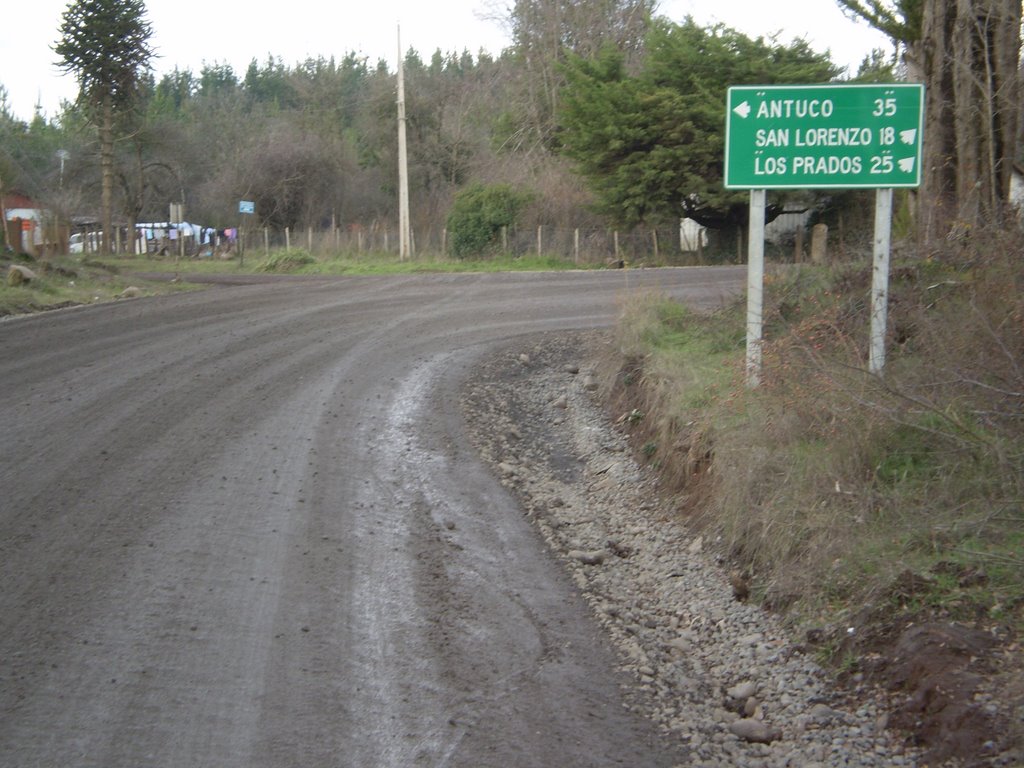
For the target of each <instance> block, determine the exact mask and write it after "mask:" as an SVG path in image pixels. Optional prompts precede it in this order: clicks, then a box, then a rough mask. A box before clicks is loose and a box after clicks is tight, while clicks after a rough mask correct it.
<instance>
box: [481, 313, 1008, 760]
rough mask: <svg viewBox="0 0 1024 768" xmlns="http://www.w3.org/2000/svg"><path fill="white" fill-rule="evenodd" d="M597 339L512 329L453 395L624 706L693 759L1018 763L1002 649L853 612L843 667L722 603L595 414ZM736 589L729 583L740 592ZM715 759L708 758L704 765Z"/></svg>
mask: <svg viewBox="0 0 1024 768" xmlns="http://www.w3.org/2000/svg"><path fill="white" fill-rule="evenodd" d="M609 354H610V346H609V343H608V337H607V336H606V335H604V334H602V333H585V334H572V335H568V336H565V335H559V336H549V337H544V338H541V339H536V338H534V339H530V340H528V341H523V342H522V343H520V344H519V345H518V346H515V347H510V348H508V349H507V350H505V351H504V352H503V353H502V354H501V355H500V356H498V357H497V358H495V359H493V360H492V361H490V362H489V363H488V364H486V365H485V366H484V367H483V368H482V370H481V371H480V373H479V375H478V376H477V378H476V380H475V381H474V382H473V383H472V385H471V386H470V387H469V389H468V390H467V394H466V411H467V418H468V420H469V423H470V425H471V431H472V434H473V435H474V440H475V441H476V444H477V446H478V448H479V449H480V451H481V453H482V454H483V455H484V456H485V458H486V459H487V460H488V461H490V462H491V464H492V465H493V467H494V469H495V471H496V473H497V474H498V475H499V476H500V477H501V478H502V482H503V484H504V485H506V486H507V487H508V488H509V489H510V490H512V491H513V492H514V493H515V494H516V495H517V496H518V497H519V498H520V499H521V502H522V504H523V508H524V510H525V513H526V514H527V515H528V516H529V517H530V518H531V519H532V520H533V521H534V523H535V524H536V525H537V526H538V528H539V529H540V530H541V532H542V533H543V535H544V536H545V538H546V540H547V541H548V543H549V545H550V546H551V547H552V549H553V550H554V551H555V552H556V553H557V554H558V556H559V557H560V558H561V559H562V560H563V562H564V564H565V566H566V567H567V568H568V569H569V570H570V571H571V572H572V574H573V576H574V578H575V579H576V581H577V584H578V585H579V586H580V588H581V589H582V590H583V592H584V594H585V595H586V596H587V599H588V600H589V601H590V603H591V605H592V607H593V609H594V611H595V613H596V615H597V616H598V617H599V619H600V620H601V622H602V624H603V625H604V626H605V628H606V629H607V631H608V632H609V634H610V636H611V637H612V638H613V640H614V641H615V642H616V644H617V645H618V647H619V649H620V651H621V653H622V658H623V666H624V668H625V669H626V670H627V671H628V672H629V673H630V674H631V675H632V677H633V679H634V680H635V681H636V687H635V690H634V692H633V694H634V702H635V705H636V706H637V707H638V708H640V709H641V710H643V711H644V712H645V713H646V714H647V715H648V716H649V717H651V718H652V719H654V720H655V721H657V722H658V723H659V724H661V725H662V727H663V728H664V729H666V731H667V733H668V734H669V735H670V737H671V738H673V739H679V740H681V741H683V742H685V743H686V744H687V745H689V746H690V747H691V749H693V750H694V754H695V755H697V756H698V757H699V758H700V759H701V760H703V761H706V762H704V763H700V762H698V763H696V764H708V765H712V764H720V761H723V760H724V761H728V762H729V764H734V765H768V766H774V765H780V766H781V765H805V766H811V765H840V764H841V765H940V764H941V765H951V766H953V765H965V766H989V765H1017V764H1020V763H1021V760H1022V753H1021V751H1020V749H1019V744H1020V741H1019V738H1018V736H1019V728H1018V727H1017V726H1019V723H1020V721H1021V718H1020V715H1021V710H1020V709H1019V702H1020V700H1021V697H1020V692H1021V690H1022V686H1021V676H1020V664H1019V659H1020V654H1019V648H1018V646H1017V645H1015V644H1014V643H1013V642H1012V640H1011V639H1010V638H1008V637H1000V636H998V635H994V634H993V633H992V632H990V631H986V630H984V629H980V628H971V627H965V626H961V625H952V624H949V623H943V622H939V621H931V622H923V623H922V622H918V621H915V620H914V617H910V616H884V617H883V616H875V617H865V622H866V623H865V624H864V625H863V627H861V628H860V629H859V630H858V632H856V633H851V635H849V637H848V638H847V639H846V643H847V651H848V654H846V655H845V656H844V655H840V658H843V657H846V658H850V655H849V654H855V655H856V656H857V657H859V658H860V659H862V660H863V663H860V664H858V665H855V666H851V667H850V668H849V669H847V670H846V671H845V673H842V672H841V671H839V670H828V669H824V668H822V667H820V666H819V664H818V663H817V661H818V659H819V658H821V655H820V653H819V651H820V650H821V644H822V643H824V642H833V641H834V638H825V637H813V636H812V637H806V636H804V637H796V636H793V634H792V630H791V629H787V628H786V627H785V626H784V625H783V622H782V621H781V620H780V617H778V616H774V615H771V614H769V613H767V612H765V611H763V610H761V609H760V608H759V607H757V606H753V605H750V604H748V603H746V602H743V601H740V600H738V599H737V594H738V593H739V592H741V591H740V590H737V589H736V588H734V585H732V584H731V583H730V578H729V573H728V570H727V568H726V564H725V563H724V562H723V560H722V558H721V556H720V555H719V554H718V553H717V552H716V551H715V546H714V542H713V541H712V542H709V541H705V540H704V539H703V538H702V537H701V536H700V535H699V533H698V532H696V531H694V530H692V529H689V528H688V527H687V525H686V524H685V522H684V521H683V520H682V519H681V516H680V514H679V513H678V506H677V505H676V504H675V503H674V501H673V499H672V498H671V496H670V495H669V494H667V493H665V492H664V490H663V489H662V488H661V487H659V484H658V481H657V478H656V477H655V476H654V474H653V473H652V472H650V471H647V470H645V469H642V468H641V467H640V466H639V465H638V464H637V462H636V461H635V460H634V458H633V455H634V453H633V452H634V450H635V449H639V446H630V444H629V442H628V440H627V438H626V436H625V435H624V434H622V433H620V432H618V431H616V430H615V429H614V428H613V426H612V425H611V420H610V419H608V418H607V417H606V415H605V413H604V410H603V401H602V399H601V397H600V395H599V393H598V386H597V377H596V376H595V375H594V372H595V371H596V369H597V366H598V364H599V361H600V360H601V359H603V358H606V357H607V355H609ZM740 596H742V595H740ZM716 761H718V762H716Z"/></svg>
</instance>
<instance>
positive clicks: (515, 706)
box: [0, 268, 743, 768]
mask: <svg viewBox="0 0 1024 768" xmlns="http://www.w3.org/2000/svg"><path fill="white" fill-rule="evenodd" d="M742 280H743V272H742V270H741V269H740V270H738V269H731V268H721V269H718V268H716V269H700V270H695V269H690V270H650V271H617V272H602V273H572V274H529V275H489V276H481V275H474V276H413V277H386V278H348V279H335V280H318V281H309V282H287V283H272V284H265V285H251V286H236V287H231V288H219V289H212V290H209V291H205V292H202V293H199V294H190V295H180V296H173V297H161V298H150V299H142V300H134V301H125V302H122V303H118V304H114V305H107V306H95V307H89V308H84V309H78V310H71V311H62V312H56V313H50V314H46V315H40V316H36V317H30V318H20V319H14V320H10V321H6V322H3V323H0V397H2V404H3V415H2V417H0V585H2V587H0V765H4V766H11V767H12V768H14V767H21V766H58V765H59V766H104V768H118V767H120V766H125V767H127V766H133V767H134V766H218V768H230V767H231V766H239V767H241V766H246V767H249V766H274V767H275V768H279V767H281V766H303V768H311V767H314V766H346V767H348V766H351V767H353V768H355V767H357V766H359V767H363V766H416V765H424V766H475V767H477V768H479V767H481V766H561V767H562V768H569V767H570V766H606V765H630V766H663V765H664V766H670V765H673V764H675V763H679V762H683V761H685V759H686V755H685V754H681V753H680V752H679V751H676V750H673V749H671V748H669V747H668V746H666V744H665V743H664V742H663V741H661V740H660V739H659V736H658V734H657V732H656V731H655V729H654V728H653V726H651V725H650V724H649V723H647V722H646V721H643V720H641V719H639V718H637V717H636V716H634V715H632V714H631V713H630V712H628V711H627V710H626V709H625V708H624V707H623V706H622V693H621V691H620V682H621V680H620V679H619V678H618V677H617V676H616V673H615V672H614V671H613V670H614V664H613V656H612V651H611V649H610V647H609V646H608V644H607V642H606V640H605V639H604V638H603V637H602V635H601V633H600V630H599V628H598V626H597V624H596V623H595V621H594V620H593V619H592V617H591V616H590V614H589V613H588V610H587V607H586V605H585V604H584V602H583V601H582V600H581V599H580V597H579V595H578V593H577V592H576V590H575V588H574V586H573V585H572V583H571V581H570V579H569V578H568V577H567V576H566V575H565V573H564V572H563V571H562V569H561V568H560V567H559V566H558V564H557V562H556V561H555V560H554V559H553V558H552V557H551V555H550V554H549V553H548V552H547V551H546V550H545V548H544V544H543V542H542V541H541V540H540V537H539V536H538V534H537V533H536V532H535V530H534V529H533V528H531V526H530V525H529V523H528V521H527V520H525V518H524V517H523V516H522V514H521V513H520V511H519V510H518V509H517V507H516V504H515V502H514V501H513V500H512V498H511V497H510V496H509V495H507V493H506V492H505V491H504V490H503V489H502V488H501V486H500V485H499V484H498V483H497V481H496V480H495V479H494V478H493V477H492V476H491V475H490V474H489V473H488V471H487V470H486V468H485V467H484V465H483V464H482V463H481V461H480V460H479V458H478V457H477V456H476V455H475V454H474V453H473V451H472V449H471V448H470V447H469V444H468V442H467V440H466V437H465V434H464V429H463V424H462V422H461V417H460V413H459V407H458V405H459V404H458V402H457V401H456V400H457V393H458V391H459V390H458V385H459V383H460V381H462V380H463V379H464V378H465V377H466V376H468V375H470V373H471V371H472V368H473V364H474V360H476V359H479V357H480V356H481V355H482V354H484V353H485V352H487V351H488V350H489V349H491V348H492V347H493V345H495V344H500V343H501V342H502V341H504V340H507V339H510V338H512V337H516V336H520V335H522V334H527V333H532V332H537V331H550V330H558V329H563V328H585V327H594V326H601V325H607V324H610V323H611V322H612V321H613V319H614V316H615V314H616V311H617V307H618V304H619V302H620V301H621V300H622V299H624V298H625V297H627V296H628V295H629V294H630V293H631V292H634V291H637V290H642V289H645V288H649V289H655V290H659V291H662V292H665V293H669V294H672V295H675V296H677V297H680V298H684V299H686V300H688V301H691V302H693V303H695V304H702V305H705V306H706V305H712V304H716V303H718V302H720V300H721V297H722V296H723V295H724V294H725V293H727V292H730V291H735V290H738V289H740V287H741V284H742Z"/></svg>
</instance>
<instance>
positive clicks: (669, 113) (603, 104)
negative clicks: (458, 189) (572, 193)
mask: <svg viewBox="0 0 1024 768" xmlns="http://www.w3.org/2000/svg"><path fill="white" fill-rule="evenodd" d="M567 73H568V80H569V84H570V86H571V87H569V88H568V89H566V95H565V97H564V99H563V103H562V110H561V134H560V138H561V142H562V146H563V152H564V153H565V154H566V155H567V156H568V157H570V158H571V159H572V160H573V161H574V162H575V163H576V167H577V169H578V170H579V172H580V174H581V175H582V176H583V178H584V179H585V180H586V181H587V183H588V184H589V185H590V187H591V189H592V190H593V191H594V193H595V195H596V196H597V199H598V201H599V206H600V208H601V210H602V212H603V213H605V214H606V215H608V216H610V217H611V218H613V219H614V220H615V221H616V222H618V223H619V224H622V225H627V226H631V225H637V224H640V223H642V222H649V221H653V222H658V221H672V220H675V219H678V218H680V217H681V216H688V217H690V218H692V219H695V220H696V221H698V222H700V223H701V224H703V225H704V226H707V227H711V228H713V229H724V228H731V227H736V226H742V224H743V222H744V221H745V220H746V196H745V195H743V194H737V193H735V192H729V191H727V190H725V189H724V188H723V186H722V158H723V155H724V147H725V116H724V115H725V112H724V105H725V102H726V90H727V88H728V86H730V85H745V84H773V83H820V82H827V81H829V80H831V79H832V78H834V77H835V76H836V75H837V74H838V70H837V69H836V67H835V66H834V65H833V64H832V63H831V61H830V60H829V58H828V55H827V54H821V53H816V52H814V51H812V50H811V48H810V47H809V46H808V44H807V43H806V42H805V41H803V40H797V41H795V42H793V43H791V44H789V45H781V44H779V43H777V42H775V41H774V40H765V39H763V38H757V39H751V38H749V37H747V36H746V35H743V34H742V33H740V32H737V31H735V30H733V29H730V28H728V27H725V26H721V25H718V26H714V27H710V28H704V27H700V26H698V25H697V24H696V23H695V22H694V21H693V19H692V18H687V19H686V20H685V21H684V22H683V23H682V24H680V25H676V24H672V23H670V22H666V21H664V20H662V21H659V22H657V23H655V24H654V26H653V28H652V31H651V34H650V36H649V37H648V40H647V56H646V59H645V60H644V63H643V66H642V67H641V69H640V71H639V72H638V73H637V74H635V75H632V74H630V73H629V72H628V71H627V68H626V66H625V58H624V57H623V55H622V53H620V52H619V51H616V50H614V49H605V50H604V51H602V53H601V54H600V56H599V57H598V58H597V59H596V60H586V59H583V58H581V57H578V56H577V57H573V58H571V59H570V60H569V63H568V65H567Z"/></svg>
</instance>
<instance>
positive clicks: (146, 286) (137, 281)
mask: <svg viewBox="0 0 1024 768" xmlns="http://www.w3.org/2000/svg"><path fill="white" fill-rule="evenodd" d="M8 263H14V264H22V265H24V266H26V267H28V268H29V269H31V270H32V271H33V272H35V274H36V279H33V280H30V281H27V282H24V283H22V284H19V285H10V284H8V282H7V280H6V279H3V278H6V276H7V266H6V265H7V264H8ZM0 266H3V270H2V274H0V316H4V315H13V314H26V313H31V312H38V311H41V310H45V309H55V308H60V307H66V306H73V305H80V304H93V303H98V302H103V301H112V300H115V299H118V298H120V297H121V296H122V294H123V293H124V291H125V289H127V288H129V287H136V288H138V289H139V290H140V295H147V296H149V295H156V294H161V293H170V292H175V291H182V290H195V289H196V288H197V286H196V285H194V284H191V285H190V284H189V282H188V277H189V276H190V275H211V274H230V275H239V274H243V275H244V274H290V275H311V276H315V275H323V276H329V275H385V274H412V273H419V272H510V271H545V270H548V271H549V270H560V269H573V268H576V267H575V265H574V264H573V263H572V262H571V261H566V260H564V259H559V258H554V257H543V258H538V257H536V256H534V257H525V258H511V257H495V258H492V259H482V260H474V261H469V260H459V259H442V258H434V257H417V258H415V259H409V260H405V261H402V260H399V258H398V257H397V256H396V255H394V254H379V253H364V254H359V255H350V254H334V255H329V256H319V257H314V256H312V255H310V254H309V253H308V252H307V251H304V250H302V249H292V250H291V251H284V250H279V251H272V252H271V253H270V254H269V256H268V255H265V254H262V253H261V254H260V255H259V256H258V257H252V256H250V257H247V258H245V259H243V260H238V259H231V260H220V259H175V258H173V257H167V258H150V257H147V258H124V257H119V258H114V257H106V256H105V257H95V256H93V257H85V258H83V257H80V256H79V257H75V256H60V257H53V258H50V259H45V260H35V259H30V258H28V257H24V256H21V257H16V258H13V259H10V260H9V262H0ZM147 273H149V274H154V275H161V276H166V277H163V278H162V279H156V280H145V279H143V278H141V277H140V276H139V275H141V274H147ZM170 276H180V277H181V278H182V280H181V281H176V282H171V281H170V280H168V279H166V278H167V277H170Z"/></svg>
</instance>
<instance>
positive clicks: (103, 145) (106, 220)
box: [100, 95, 114, 254]
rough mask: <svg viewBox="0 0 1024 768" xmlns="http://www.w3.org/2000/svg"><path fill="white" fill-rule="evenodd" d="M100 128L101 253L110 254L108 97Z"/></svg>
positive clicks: (111, 136) (110, 112)
mask: <svg viewBox="0 0 1024 768" xmlns="http://www.w3.org/2000/svg"><path fill="white" fill-rule="evenodd" d="M102 121H103V122H102V125H101V127H100V170H101V174H102V176H101V193H100V203H101V206H102V209H103V210H102V211H101V212H100V215H101V217H102V220H103V253H105V254H109V253H112V249H113V243H114V217H113V210H114V107H113V104H112V103H111V98H110V96H109V95H108V96H106V97H105V98H104V100H103V117H102Z"/></svg>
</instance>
